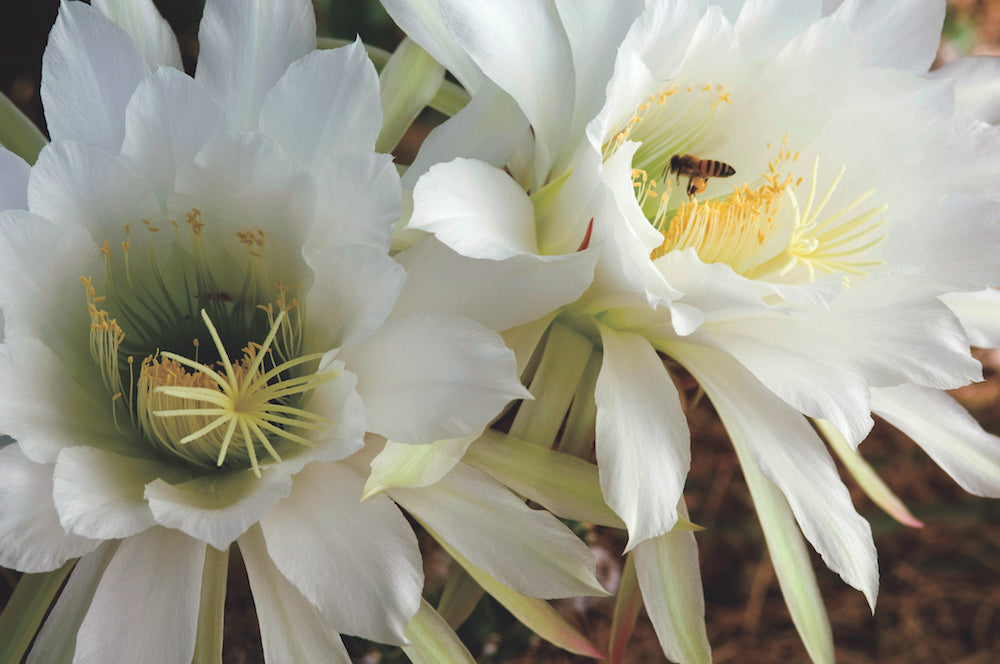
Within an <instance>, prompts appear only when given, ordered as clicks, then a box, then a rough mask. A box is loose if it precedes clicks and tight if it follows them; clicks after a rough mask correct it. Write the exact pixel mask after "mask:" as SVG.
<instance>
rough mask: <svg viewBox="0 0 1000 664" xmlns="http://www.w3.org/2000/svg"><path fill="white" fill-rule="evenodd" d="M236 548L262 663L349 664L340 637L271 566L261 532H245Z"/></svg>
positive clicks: (349, 660)
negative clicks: (247, 586)
mask: <svg viewBox="0 0 1000 664" xmlns="http://www.w3.org/2000/svg"><path fill="white" fill-rule="evenodd" d="M239 545H240V553H241V554H242V555H243V562H244V563H245V564H246V568H247V576H248V577H249V579H250V589H251V590H252V591H253V603H254V608H255V609H256V610H257V619H258V622H259V623H260V637H261V641H262V642H263V645H264V661H265V662H269V663H270V664H280V662H331V663H332V664H351V661H352V660H351V658H350V656H349V655H348V654H347V649H346V648H345V647H344V642H343V641H341V640H340V635H339V634H338V633H337V632H336V630H334V629H332V628H331V627H330V626H329V625H328V624H327V622H326V621H325V620H324V619H323V617H322V616H321V615H320V613H319V611H318V609H317V608H316V607H315V606H313V605H312V604H310V603H309V600H307V599H306V598H305V597H304V596H303V595H302V593H301V592H299V589H298V588H296V587H295V586H294V585H292V583H291V582H290V581H289V580H288V579H286V578H285V577H284V575H283V574H282V573H281V572H280V571H278V568H277V567H275V566H274V562H273V561H272V560H271V558H270V556H269V555H268V553H267V547H266V544H265V542H264V537H263V535H262V534H261V531H260V528H259V527H257V526H254V527H252V528H251V529H250V530H248V531H247V532H246V533H245V534H244V535H242V536H241V537H240V539H239Z"/></svg>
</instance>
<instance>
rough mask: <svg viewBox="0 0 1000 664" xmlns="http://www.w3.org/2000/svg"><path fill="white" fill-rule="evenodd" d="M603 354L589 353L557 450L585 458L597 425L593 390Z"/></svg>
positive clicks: (587, 456) (588, 454)
mask: <svg viewBox="0 0 1000 664" xmlns="http://www.w3.org/2000/svg"><path fill="white" fill-rule="evenodd" d="M603 359H604V354H603V353H602V352H600V351H599V350H595V351H594V352H593V353H591V354H590V359H589V360H588V361H587V368H586V369H584V371H583V377H582V378H581V379H580V384H579V385H577V388H576V394H574V395H573V405H571V406H570V408H569V415H568V416H567V417H566V428H565V429H564V430H563V435H562V438H560V439H559V451H560V452H565V453H566V454H572V455H573V456H576V457H580V458H581V459H587V458H589V457H590V450H591V448H592V446H593V444H594V431H595V428H596V427H597V402H596V401H594V390H595V389H596V388H597V376H598V375H600V373H601V362H602V361H603Z"/></svg>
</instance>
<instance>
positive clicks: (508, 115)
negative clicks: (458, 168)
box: [403, 81, 530, 189]
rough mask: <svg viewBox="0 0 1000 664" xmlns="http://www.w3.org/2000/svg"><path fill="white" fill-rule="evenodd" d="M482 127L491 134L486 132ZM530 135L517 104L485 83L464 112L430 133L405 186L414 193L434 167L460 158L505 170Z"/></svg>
mask: <svg viewBox="0 0 1000 664" xmlns="http://www.w3.org/2000/svg"><path fill="white" fill-rule="evenodd" d="M483 127H489V128H490V130H489V131H483ZM529 131H530V128H529V125H528V119H527V118H526V117H524V113H523V112H522V111H521V109H520V108H519V107H518V105H517V102H515V101H514V99H513V98H511V96H510V95H509V94H507V93H506V92H504V91H503V90H501V89H500V88H498V87H497V86H496V85H495V84H494V83H492V82H491V81H486V82H485V83H484V84H483V86H482V87H481V88H480V90H479V92H477V93H476V96H474V97H473V98H472V100H471V101H470V102H469V103H468V104H467V105H466V106H465V108H463V109H462V110H460V111H459V112H458V113H456V114H455V115H454V116H453V117H452V118H451V119H449V120H447V121H445V122H443V123H442V124H440V125H438V126H437V127H435V128H434V129H432V130H431V133H430V134H429V135H428V136H427V138H425V139H424V142H423V143H422V144H421V146H420V152H419V153H418V154H417V158H416V159H415V160H414V161H413V164H412V165H411V166H410V167H409V168H408V169H407V170H406V173H405V174H404V175H403V186H405V187H406V188H407V189H413V187H414V185H415V184H416V183H417V178H419V177H420V176H421V175H423V174H424V173H426V172H427V171H428V170H429V169H430V168H431V167H432V166H434V165H435V164H444V163H447V162H449V161H451V160H453V159H456V158H458V157H465V158H468V159H478V160H480V161H483V162H485V163H487V164H491V165H492V166H496V167H497V168H502V167H503V165H504V164H506V163H507V161H508V159H510V157H511V153H512V152H513V151H514V149H515V148H516V147H517V146H518V145H519V144H520V143H521V142H522V140H523V139H524V138H525V137H527V136H528V135H529V134H528V132H529Z"/></svg>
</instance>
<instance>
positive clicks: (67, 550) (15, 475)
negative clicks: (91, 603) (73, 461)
mask: <svg viewBox="0 0 1000 664" xmlns="http://www.w3.org/2000/svg"><path fill="white" fill-rule="evenodd" d="M52 470H53V466H52V464H42V463H35V462H34V461H30V460H29V459H28V458H27V457H26V456H24V454H23V453H22V452H21V449H20V447H19V446H18V445H6V446H5V447H2V448H0V505H3V509H2V510H0V565H3V566H4V567H10V568H13V569H16V570H20V571H22V572H49V571H52V570H54V569H58V568H59V567H61V566H62V565H63V563H65V562H66V561H67V560H70V559H72V558H77V557H79V556H82V555H83V554H85V553H88V552H90V551H93V550H94V549H95V548H97V546H98V545H99V544H100V541H99V540H92V539H88V538H86V537H80V536H79V535H71V534H69V533H67V532H66V531H65V530H64V529H63V527H62V525H61V524H60V523H59V515H58V514H57V513H56V508H55V504H54V503H53V502H52Z"/></svg>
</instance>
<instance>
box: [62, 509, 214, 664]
mask: <svg viewBox="0 0 1000 664" xmlns="http://www.w3.org/2000/svg"><path fill="white" fill-rule="evenodd" d="M204 565H205V544H204V543H203V542H198V541H197V540H193V539H191V538H189V537H188V536H187V535H184V534H182V533H179V532H177V531H176V530H166V529H164V528H150V529H149V530H147V531H146V532H144V533H142V534H141V535H136V536H134V537H130V538H128V539H126V540H125V541H123V542H122V543H121V545H120V546H119V547H118V551H117V552H116V553H115V556H114V558H112V560H111V562H110V563H109V564H108V567H107V569H106V570H105V571H104V575H103V576H102V578H101V582H100V584H99V585H98V587H97V592H96V593H95V594H94V601H93V602H91V604H90V608H89V609H88V610H87V617H86V618H84V619H83V624H82V625H81V626H80V632H79V634H77V637H76V656H75V658H74V661H78V662H107V663H108V664H114V663H117V662H121V664H131V663H132V662H162V664H190V662H191V656H192V655H193V654H194V640H195V631H196V629H197V625H198V605H199V600H200V598H201V574H202V569H203V567H204Z"/></svg>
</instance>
